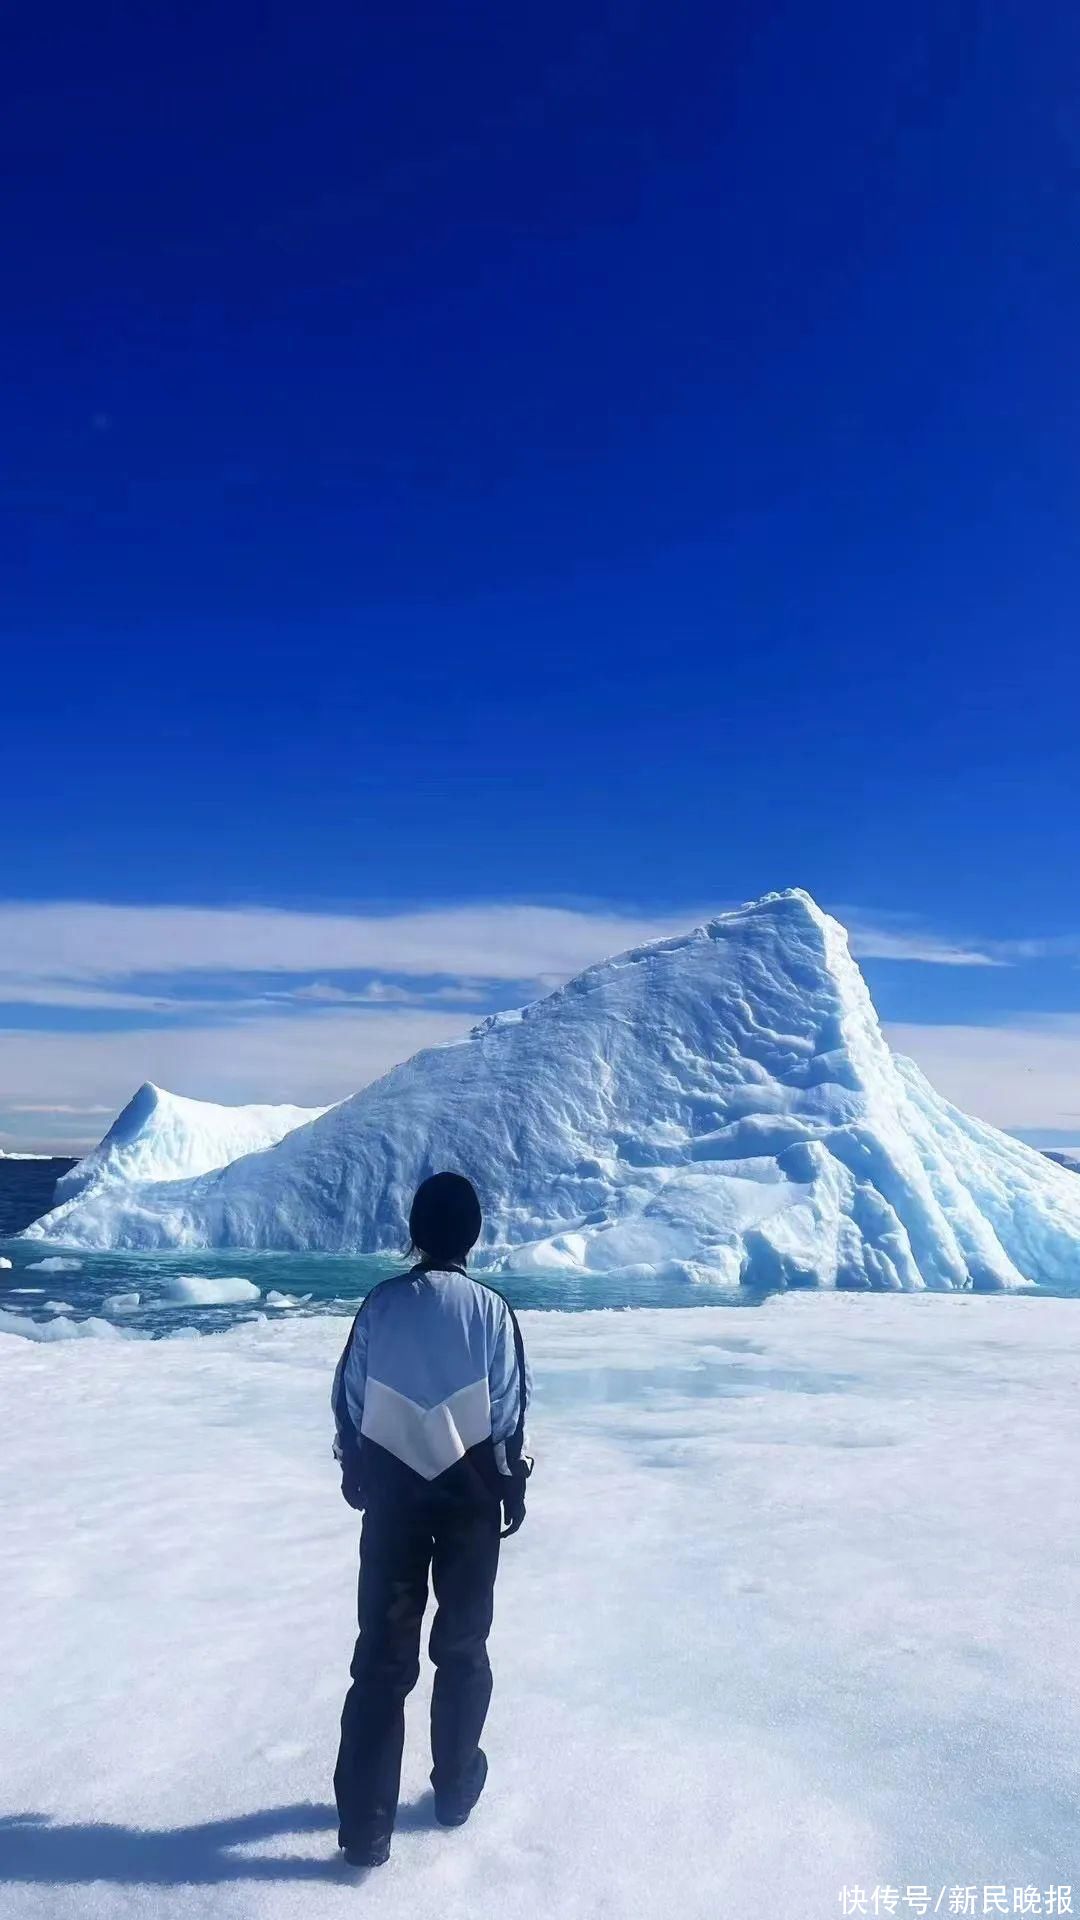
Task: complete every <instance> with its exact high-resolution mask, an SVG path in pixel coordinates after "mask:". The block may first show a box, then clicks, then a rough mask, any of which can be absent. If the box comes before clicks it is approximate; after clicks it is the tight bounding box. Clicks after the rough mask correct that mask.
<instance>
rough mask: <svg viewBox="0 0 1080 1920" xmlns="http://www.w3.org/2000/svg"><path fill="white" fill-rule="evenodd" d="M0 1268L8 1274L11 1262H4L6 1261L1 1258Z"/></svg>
mask: <svg viewBox="0 0 1080 1920" xmlns="http://www.w3.org/2000/svg"><path fill="white" fill-rule="evenodd" d="M0 1267H3V1268H4V1269H5V1270H6V1271H7V1272H10V1271H11V1261H10V1260H6V1259H4V1258H3V1257H0Z"/></svg>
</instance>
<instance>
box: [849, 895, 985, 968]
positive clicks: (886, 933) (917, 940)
mask: <svg viewBox="0 0 1080 1920" xmlns="http://www.w3.org/2000/svg"><path fill="white" fill-rule="evenodd" d="M834 911H835V913H836V917H837V919H838V920H841V921H842V922H843V924H844V925H845V926H846V928H847V930H848V934H849V935H850V939H851V951H852V953H853V954H854V955H855V957H856V959H857V960H906V961H922V962H923V963H924V964H925V965H927V966H933V967H1002V966H1006V965H1007V964H1008V961H1007V959H1006V957H1005V956H1003V955H1002V954H1001V953H999V952H998V951H997V949H994V950H991V948H990V945H989V943H985V944H983V945H973V944H971V943H970V942H968V943H964V942H958V941H955V940H949V939H946V938H944V937H942V936H941V935H940V934H936V933H930V932H928V931H927V930H926V929H925V928H922V927H917V926H913V925H912V924H911V922H910V921H906V920H905V919H904V918H903V917H902V916H901V915H899V914H887V913H881V914H866V913H862V912H861V911H860V910H859V909H858V908H857V907H851V908H844V907H838V908H836V909H834Z"/></svg>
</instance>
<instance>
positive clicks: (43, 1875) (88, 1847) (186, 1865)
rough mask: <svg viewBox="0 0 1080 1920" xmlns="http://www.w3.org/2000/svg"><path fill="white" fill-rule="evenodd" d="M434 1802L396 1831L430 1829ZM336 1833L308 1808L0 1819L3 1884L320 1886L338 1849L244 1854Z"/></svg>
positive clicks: (426, 1799) (336, 1866) (337, 1870)
mask: <svg viewBox="0 0 1080 1920" xmlns="http://www.w3.org/2000/svg"><path fill="white" fill-rule="evenodd" d="M434 1825H435V1812H434V1804H433V1801H432V1796H431V1794H430V1793H428V1794H425V1795H424V1796H423V1798H422V1799H420V1800H418V1801H416V1802H415V1803H414V1804H413V1805H411V1806H404V1807H399V1809H398V1817H397V1821H396V1826H395V1831H396V1832H398V1833H402V1832H419V1831H424V1830H426V1829H427V1828H430V1827H434ZM327 1827H329V1828H333V1829H335V1833H336V1828H337V1810H336V1809H335V1808H334V1807H331V1806H316V1805H314V1804H313V1803H312V1802H311V1801H310V1800H306V1801H301V1802H300V1803H298V1804H297V1805H296V1806H291V1807H266V1808H264V1809H263V1810H262V1811H261V1812H259V1813H242V1814H238V1815H237V1816H236V1817H235V1818H234V1819H231V1820H208V1821H206V1822H205V1823H204V1824H203V1825H201V1826H194V1827H162V1828H155V1827H114V1826H107V1825H105V1824H98V1823H88V1824H87V1825H85V1826H60V1825H56V1824H54V1823H53V1821H52V1819H51V1818H50V1816H49V1815H48V1814H44V1813H12V1814H6V1815H3V1816H0V1881H3V1880H14V1881H28V1880H29V1881H40V1882H43V1883H48V1882H50V1881H51V1882H53V1883H55V1884H56V1885H58V1886H63V1885H67V1886H70V1885H72V1884H77V1883H82V1882H89V1881H92V1880H105V1881H113V1882H114V1883H117V1884H119V1885H131V1886H159V1887H165V1886H207V1885H210V1884H212V1883H215V1882H219V1881H225V1880H325V1879H326V1878H328V1877H330V1876H334V1877H336V1876H339V1875H340V1874H341V1872H342V1867H341V1863H340V1859H339V1856H338V1854H337V1849H336V1846H335V1848H334V1850H333V1853H332V1854H331V1855H330V1856H329V1857H325V1856H324V1857H323V1858H321V1859H312V1858H310V1857H306V1856H304V1855H301V1854H281V1855H269V1854H244V1853H237V1852H234V1851H233V1849H234V1848H239V1847H248V1846H254V1845H256V1844H257V1843H259V1842H260V1841H265V1840H271V1839H274V1838H275V1837H277V1836H278V1835H284V1834H298V1833H315V1832H318V1831H319V1830H321V1829H323V1828H327Z"/></svg>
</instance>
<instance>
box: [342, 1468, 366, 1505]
mask: <svg viewBox="0 0 1080 1920" xmlns="http://www.w3.org/2000/svg"><path fill="white" fill-rule="evenodd" d="M341 1497H342V1499H343V1500H344V1501H346V1502H347V1503H348V1505H349V1506H350V1507H352V1508H353V1510H354V1512H356V1513H363V1511H364V1505H365V1502H364V1496H363V1494H362V1493H361V1491H360V1486H359V1483H358V1482H357V1481H356V1480H353V1479H351V1478H350V1476H349V1475H348V1474H347V1473H346V1471H345V1469H344V1467H343V1468H342V1470H341Z"/></svg>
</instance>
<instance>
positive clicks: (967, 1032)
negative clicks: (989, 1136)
mask: <svg viewBox="0 0 1080 1920" xmlns="http://www.w3.org/2000/svg"><path fill="white" fill-rule="evenodd" d="M885 1032H886V1036H887V1038H888V1041H889V1044H890V1046H891V1047H893V1048H894V1049H895V1051H896V1052H897V1053H906V1054H910V1056H911V1058H912V1059H913V1060H914V1061H916V1063H917V1064H918V1065H919V1066H920V1067H921V1068H922V1070H923V1072H924V1073H925V1075H926V1077H927V1079H928V1080H929V1081H931V1083H932V1084H933V1085H934V1086H935V1087H936V1088H937V1090H938V1092H939V1093H943V1094H944V1095H945V1097H946V1099H947V1100H951V1101H952V1102H953V1103H954V1105H956V1106H958V1107H962V1108H963V1110H964V1112H965V1113H973V1114H976V1115H977V1116H978V1118H979V1119H980V1120H989V1121H990V1122H991V1124H992V1125H994V1126H996V1127H1032V1128H1035V1127H1040V1128H1042V1127H1045V1128H1062V1129H1068V1130H1075V1129H1076V1128H1077V1126H1078V1123H1080V1015H1077V1014H1049V1015H1046V1016H1045V1017H1039V1018H1036V1017H1034V1016H1029V1017H1028V1019H1027V1020H1026V1021H1025V1023H1024V1024H1023V1025H1015V1026H1014V1025H1012V1024H1009V1025H1007V1026H998V1027H962V1026H941V1027H933V1026H914V1025H904V1024H897V1025H889V1026H887V1027H886V1029H885Z"/></svg>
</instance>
